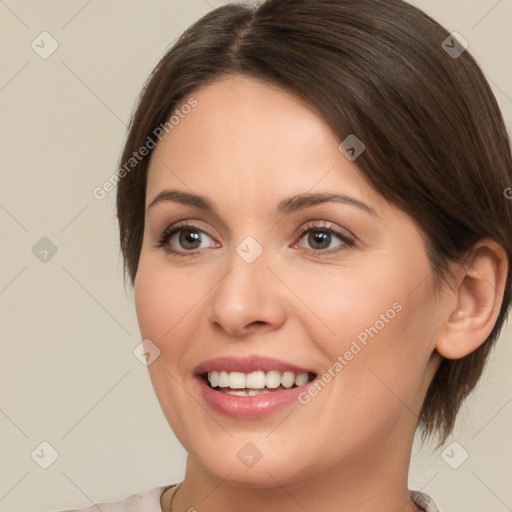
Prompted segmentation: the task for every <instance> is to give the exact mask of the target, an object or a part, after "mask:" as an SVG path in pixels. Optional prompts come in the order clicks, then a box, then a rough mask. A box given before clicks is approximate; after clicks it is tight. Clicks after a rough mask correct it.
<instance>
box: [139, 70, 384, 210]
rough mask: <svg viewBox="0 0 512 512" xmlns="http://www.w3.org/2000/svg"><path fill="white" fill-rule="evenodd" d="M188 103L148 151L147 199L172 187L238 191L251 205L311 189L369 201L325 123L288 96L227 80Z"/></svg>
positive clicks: (365, 188) (367, 190)
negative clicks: (353, 195)
mask: <svg viewBox="0 0 512 512" xmlns="http://www.w3.org/2000/svg"><path fill="white" fill-rule="evenodd" d="M187 102H188V104H192V105H195V106H194V107H193V108H190V109H189V108H186V109H183V111H181V112H180V108H181V107H180V106H179V105H177V106H176V107H175V110H174V114H175V117H174V119H173V121H174V123H175V124H173V126H172V129H170V130H169V131H168V133H165V134H164V135H163V138H162V140H161V141H160V142H159V143H158V145H157V147H156V148H155V150H154V152H153V155H152V158H151V163H150V167H149V172H148V186H147V200H148V201H149V200H150V199H151V197H153V196H154V195H156V194H157V193H159V192H160V191H161V189H163V188H165V187H170V186H173V187H175V186H180V187H181V188H183V187H184V186H185V187H187V188H189V189H191V190H193V191H195V192H197V193H202V194H206V195H208V192H211V193H213V192H217V193H219V192H220V191H224V193H225V194H226V195H227V194H233V193H234V192H235V191H236V194H237V195H238V196H239V197H243V198H244V200H245V201H249V202H251V201H253V200H261V195H262V194H264V195H265V196H266V197H269V196H271V195H272V193H273V192H275V193H276V194H277V195H279V192H280V191H283V193H284V191H286V193H287V195H289V193H297V194H299V193H303V192H305V191H307V190H309V189H311V188H313V187H317V188H330V189H333V188H334V189H336V191H338V192H345V193H351V194H355V195H357V196H359V198H361V199H367V200H368V199H369V196H370V195H372V191H371V190H370V187H369V186H368V184H367V183H366V181H365V180H364V178H363V176H362V174H361V172H360V171H359V169H358V168H357V166H356V164H355V163H354V162H350V161H349V160H348V159H347V158H345V156H344V155H343V154H342V153H341V152H340V150H339V147H338V146H339V143H340V141H339V140H338V138H337V137H336V135H335V134H334V133H333V132H332V130H331V129H330V127H329V126H328V125H327V123H326V122H325V121H324V120H323V119H322V117H321V116H320V115H319V114H318V113H317V112H316V110H315V109H314V108H313V107H312V106H310V105H309V104H307V103H306V102H304V101H303V100H302V99H300V98H298V97H297V96H295V95H293V94H292V93H290V92H288V91H285V90H283V89H280V88H277V87H275V86H270V85H268V84H265V83H263V82H261V81H258V80H254V79H250V78H245V77H230V78H227V79H223V80H221V81H218V82H215V83H213V84H210V85H208V86H206V87H202V88H200V89H198V90H196V91H195V92H193V93H192V94H190V95H189V96H188V97H187V98H185V100H184V101H183V102H182V103H181V105H182V106H183V105H185V104H187ZM185 111H186V112H187V113H186V114H185V113H184V112H185ZM180 114H181V115H180ZM176 121H177V122H176ZM315 191H316V190H315ZM277 195H276V198H275V199H276V201H277ZM374 199H375V197H374Z"/></svg>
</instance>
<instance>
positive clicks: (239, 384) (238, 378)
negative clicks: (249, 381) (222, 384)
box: [229, 372, 245, 389]
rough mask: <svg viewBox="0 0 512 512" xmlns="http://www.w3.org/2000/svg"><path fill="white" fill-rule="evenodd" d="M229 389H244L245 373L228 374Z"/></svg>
mask: <svg viewBox="0 0 512 512" xmlns="http://www.w3.org/2000/svg"><path fill="white" fill-rule="evenodd" d="M229 387H230V388H231V389H245V373H242V372H229Z"/></svg>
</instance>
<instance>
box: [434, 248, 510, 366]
mask: <svg viewBox="0 0 512 512" xmlns="http://www.w3.org/2000/svg"><path fill="white" fill-rule="evenodd" d="M507 271H508V260H507V254H506V252H505V250H504V249H503V247H502V246H501V245H499V244H498V243H496V242H495V241H494V240H489V239H485V240H480V241H479V242H477V244H475V245H474V246H473V247H472V249H471V250H470V251H469V253H468V254H467V256H466V258H465V259H464V262H463V263H462V266H461V269H460V271H459V272H458V273H457V276H456V278H455V280H456V283H455V285H456V286H455V288H454V291H455V293H456V301H455V307H452V310H451V311H448V316H447V319H446V322H445V325H444V326H443V329H442V332H441V335H440V337H439V339H438V342H437V344H436V350H437V351H438V352H439V354H441V355H442V356H443V357H445V358H447V359H460V358H462V357H464V356H467V355H468V354H470V353H471V352H474V351H475V350H476V349H477V348H478V347H479V346H480V345H482V343H484V342H485V340H486V339H487V338H488V336H489V334H490V333H491V331H492V329H493V327H494V325H495V323H496V320H497V318H498V315H499V312H500V309H501V304H502V302H503V293H504V289H505V283H506V279H507Z"/></svg>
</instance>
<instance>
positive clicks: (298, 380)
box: [295, 373, 309, 386]
mask: <svg viewBox="0 0 512 512" xmlns="http://www.w3.org/2000/svg"><path fill="white" fill-rule="evenodd" d="M308 380H309V377H308V374H307V373H299V374H297V376H296V377H295V385H296V386H303V385H304V384H307V382H308Z"/></svg>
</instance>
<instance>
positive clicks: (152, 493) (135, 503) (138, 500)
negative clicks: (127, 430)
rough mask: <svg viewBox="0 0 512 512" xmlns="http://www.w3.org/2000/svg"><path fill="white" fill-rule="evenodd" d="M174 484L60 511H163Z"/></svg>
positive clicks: (428, 507) (431, 509)
mask: <svg viewBox="0 0 512 512" xmlns="http://www.w3.org/2000/svg"><path fill="white" fill-rule="evenodd" d="M174 485H177V484H173V485H167V486H162V487H154V488H153V489H150V490H149V491H146V492H144V493H142V494H131V495H130V496H128V497H127V498H125V499H124V500H122V501H118V502H116V503H97V505H98V506H96V505H91V506H90V507H87V508H84V509H81V510H63V511H59V512H98V510H101V512H162V507H161V506H160V497H161V496H162V494H163V492H164V491H165V490H167V489H169V488H170V487H174ZM409 492H410V495H411V499H412V501H413V502H414V503H415V504H416V505H417V506H418V507H420V508H421V509H423V510H424V511H425V512H441V511H440V510H439V508H438V507H437V505H436V504H435V502H434V500H433V499H432V498H431V497H430V496H429V495H428V494H425V493H423V492H420V491H409Z"/></svg>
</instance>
